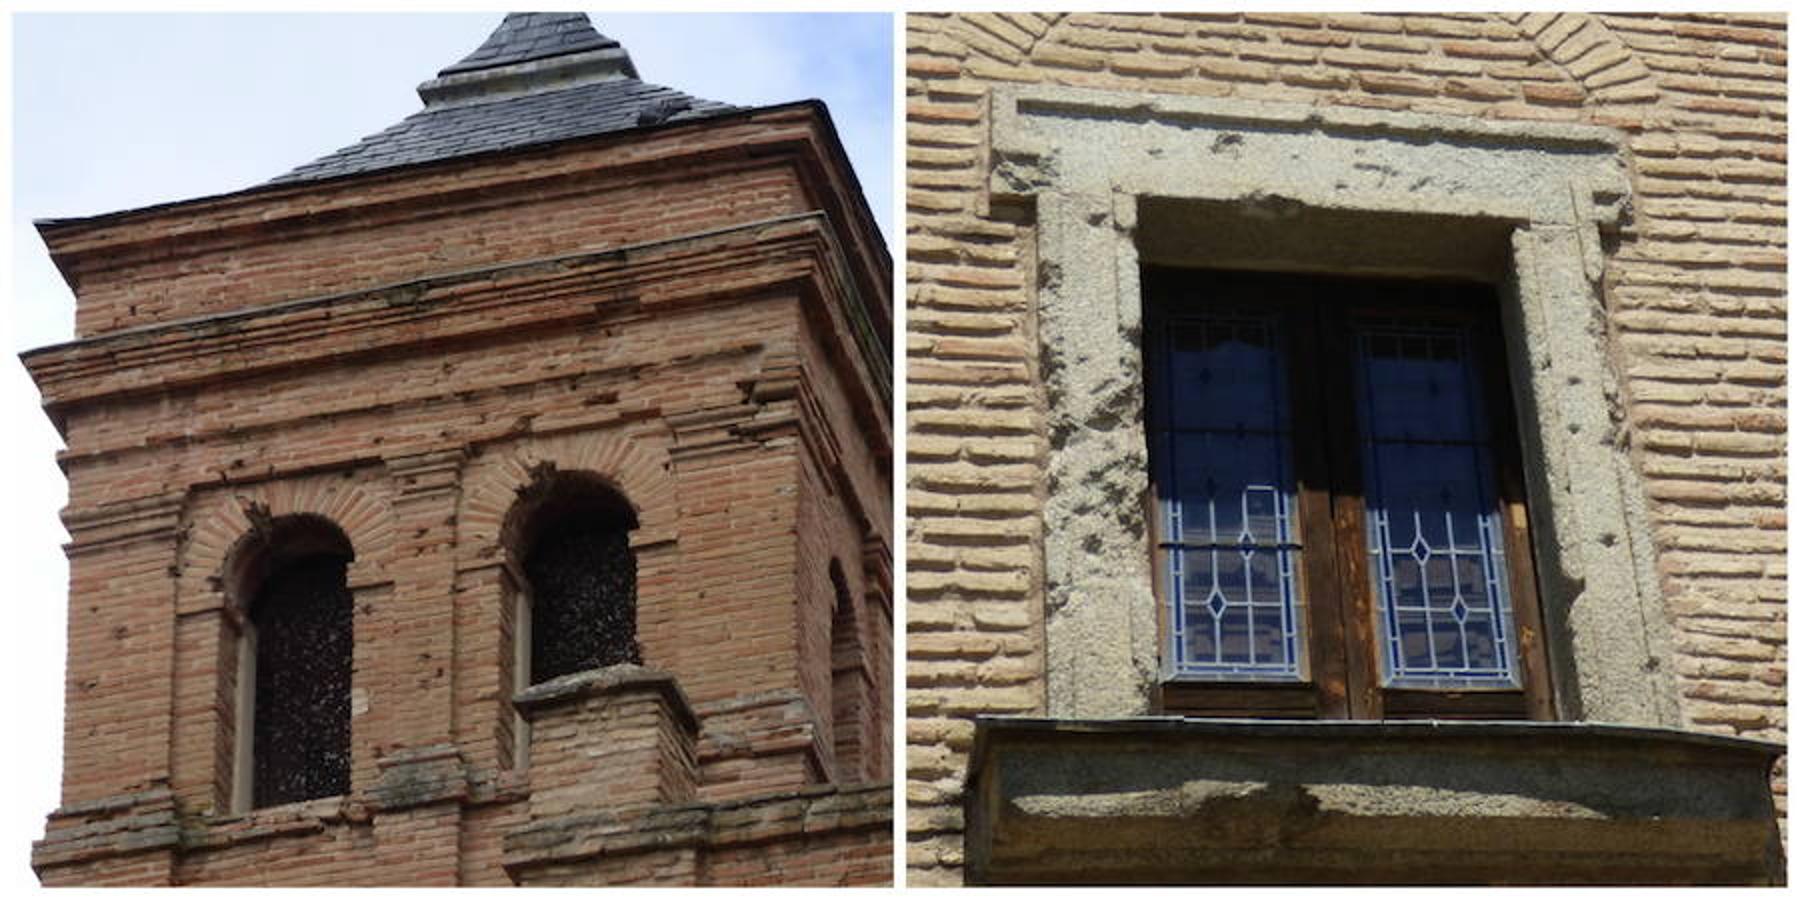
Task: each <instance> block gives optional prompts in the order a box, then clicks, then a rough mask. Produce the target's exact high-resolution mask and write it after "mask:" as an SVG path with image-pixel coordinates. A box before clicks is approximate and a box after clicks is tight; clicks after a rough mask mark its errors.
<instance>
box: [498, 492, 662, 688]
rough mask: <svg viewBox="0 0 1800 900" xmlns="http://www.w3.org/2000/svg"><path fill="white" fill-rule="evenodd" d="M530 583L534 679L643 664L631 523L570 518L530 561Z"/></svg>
mask: <svg viewBox="0 0 1800 900" xmlns="http://www.w3.org/2000/svg"><path fill="white" fill-rule="evenodd" d="M525 577H526V579H527V580H529V581H530V582H531V597H532V611H531V680H532V682H533V683H537V682H541V681H548V680H550V679H552V678H556V677H559V676H562V675H568V674H570V673H573V672H581V671H585V670H587V669H596V668H599V667H601V666H611V665H618V664H619V663H636V662H641V659H640V657H639V652H638V644H637V563H636V561H635V560H633V559H632V555H631V547H630V544H629V543H628V542H627V540H626V523H625V522H623V521H621V520H620V519H618V518H617V517H614V516H599V517H580V518H568V519H564V520H563V521H562V522H559V523H556V527H552V528H549V529H547V530H546V531H545V533H543V534H542V535H541V536H540V537H539V538H538V540H537V542H536V545H535V546H534V547H533V548H532V551H531V555H530V556H528V557H527V558H526V560H525Z"/></svg>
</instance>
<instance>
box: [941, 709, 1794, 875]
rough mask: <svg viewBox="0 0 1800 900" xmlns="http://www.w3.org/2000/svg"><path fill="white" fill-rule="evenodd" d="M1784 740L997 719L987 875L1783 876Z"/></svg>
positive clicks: (980, 782) (979, 783) (1456, 726)
mask: <svg viewBox="0 0 1800 900" xmlns="http://www.w3.org/2000/svg"><path fill="white" fill-rule="evenodd" d="M1783 752H1784V748H1783V747H1781V746H1780V745H1777V744H1770V743H1767V742H1763V741H1752V740H1745V739H1740V738H1728V737H1721V736H1717V735H1706V734H1697V733H1692V732H1683V731H1675V730H1669V729H1661V728H1639V727H1629V726H1617V725H1595V724H1587V723H1555V722H1466V721H1459V722H1443V721H1408V722H1276V721H1264V720H1236V719H1233V720H1221V719H1210V720H1200V719H1180V718H1134V719H1118V720H1091V721H1090V720H1056V719H1030V718H995V717H983V718H980V719H978V720H977V721H976V733H975V744H974V748H973V750H972V752H971V755H970V761H969V781H968V788H967V790H966V792H965V795H964V796H965V814H966V816H967V822H968V826H967V834H966V849H967V854H968V879H969V881H970V882H971V883H976V884H1030V883H1040V884H1041V883H1213V884H1228V883H1290V884H1321V883H1322V884H1358V883H1360V884H1370V883H1382V884H1398V883H1412V884H1475V883H1510V884H1593V883H1604V884H1624V883H1640V884H1690V883H1706V884H1730V883H1736V884H1744V883H1748V884H1771V883H1780V882H1781V881H1782V879H1783V872H1784V862H1783V859H1782V851H1781V843H1780V834H1779V831H1778V829H1777V825H1776V818H1775V810H1774V802H1773V798H1772V796H1771V794H1770V792H1769V782H1768V778H1769V771H1770V767H1771V766H1772V765H1773V764H1774V762H1775V760H1776V759H1777V758H1779V757H1780V756H1781V754H1782V753H1783Z"/></svg>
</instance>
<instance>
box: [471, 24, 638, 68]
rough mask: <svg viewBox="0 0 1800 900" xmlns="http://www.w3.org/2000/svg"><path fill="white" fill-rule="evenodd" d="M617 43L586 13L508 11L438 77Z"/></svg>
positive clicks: (612, 45)
mask: <svg viewBox="0 0 1800 900" xmlns="http://www.w3.org/2000/svg"><path fill="white" fill-rule="evenodd" d="M618 46H619V42H618V41H616V40H613V39H612V38H609V37H607V36H606V35H604V34H601V33H600V32H599V31H597V30H596V29H595V28H594V24H593V22H592V21H590V20H589V19H588V17H587V13H579V12H577V13H541V12H536V13H517V12H515V13H507V14H506V17H505V18H504V19H501V20H500V25H499V27H497V28H495V29H494V32H493V33H492V34H490V35H488V39H487V40H485V41H483V42H482V43H481V46H480V47H477V48H475V51H474V52H472V53H470V54H469V55H468V56H465V57H463V58H462V59H461V60H459V61H458V62H456V63H454V64H452V65H449V66H446V67H444V68H443V69H441V70H439V71H438V75H439V76H440V77H442V76H445V75H453V74H455V73H458V72H469V71H477V70H480V69H490V68H495V67H497V66H505V65H512V64H515V63H520V62H529V61H531V60H535V59H544V58H547V57H551V56H561V55H563V54H567V53H578V52H581V51H584V50H602V49H609V48H615V47H618Z"/></svg>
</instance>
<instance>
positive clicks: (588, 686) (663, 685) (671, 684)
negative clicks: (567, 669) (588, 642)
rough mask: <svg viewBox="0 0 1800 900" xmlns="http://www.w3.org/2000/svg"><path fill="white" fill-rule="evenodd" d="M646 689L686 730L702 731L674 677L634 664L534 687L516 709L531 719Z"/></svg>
mask: <svg viewBox="0 0 1800 900" xmlns="http://www.w3.org/2000/svg"><path fill="white" fill-rule="evenodd" d="M644 689H651V690H656V691H659V692H661V693H662V695H663V697H664V699H665V700H667V701H668V705H669V710H670V711H671V712H672V713H673V714H674V715H676V716H677V717H678V718H679V719H680V721H681V724H682V725H683V726H684V727H686V728H687V729H688V730H689V731H692V732H698V731H699V730H700V720H699V719H697V718H695V717H694V706H693V704H692V703H689V702H688V698H687V693H686V692H685V691H683V690H682V689H681V685H680V684H678V683H676V681H675V676H674V675H671V674H669V673H667V672H661V671H658V670H656V669H647V668H644V667H643V666H638V665H632V664H630V663H621V664H619V665H616V666H606V667H605V668H600V669H589V670H587V671H585V672H575V673H573V674H570V675H564V676H562V677H560V678H552V679H550V680H549V681H546V682H543V683H542V684H534V685H532V686H531V687H528V688H526V689H525V690H522V691H520V692H519V693H517V694H515V695H514V696H513V705H514V706H516V707H518V708H519V711H520V712H522V713H524V714H525V715H526V716H527V717H528V718H529V717H532V716H534V715H535V714H536V712H537V711H538V710H542V709H547V708H549V707H554V706H561V705H564V704H568V703H574V702H576V701H579V700H582V699H584V698H587V697H599V696H602V695H605V694H617V693H621V692H625V691H634V690H644Z"/></svg>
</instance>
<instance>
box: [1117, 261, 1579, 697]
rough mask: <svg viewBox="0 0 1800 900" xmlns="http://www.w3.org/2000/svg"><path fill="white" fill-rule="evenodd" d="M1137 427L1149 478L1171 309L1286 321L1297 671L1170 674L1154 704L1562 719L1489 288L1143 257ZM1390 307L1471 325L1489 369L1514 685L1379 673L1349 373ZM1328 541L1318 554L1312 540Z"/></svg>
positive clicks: (1164, 639)
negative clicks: (1187, 264)
mask: <svg viewBox="0 0 1800 900" xmlns="http://www.w3.org/2000/svg"><path fill="white" fill-rule="evenodd" d="M1142 284H1143V296H1144V335H1145V344H1144V346H1145V348H1146V349H1145V353H1144V363H1145V382H1146V384H1145V387H1146V390H1145V401H1146V404H1145V405H1146V428H1145V433H1146V436H1147V439H1148V442H1149V445H1150V446H1149V452H1150V459H1151V462H1152V473H1153V475H1152V480H1153V481H1154V480H1156V479H1157V478H1158V477H1160V475H1159V474H1158V473H1160V472H1161V471H1162V470H1161V468H1160V465H1161V462H1162V460H1161V456H1162V454H1163V453H1164V451H1163V450H1162V449H1161V447H1160V446H1159V445H1160V443H1161V442H1160V441H1159V440H1158V439H1157V438H1158V436H1159V435H1160V434H1161V433H1162V427H1163V426H1162V422H1163V417H1164V416H1165V415H1166V411H1164V410H1162V409H1160V408H1159V404H1160V403H1161V400H1160V396H1159V393H1158V392H1159V390H1161V384H1162V379H1163V377H1164V375H1163V368H1164V367H1165V365H1166V359H1165V358H1164V353H1165V346H1164V344H1163V343H1162V337H1163V334H1164V333H1165V331H1164V330H1165V329H1166V328H1167V326H1168V323H1169V322H1170V320H1171V319H1173V318H1178V317H1179V315H1180V313H1179V309H1181V308H1182V307H1185V308H1187V309H1195V308H1205V309H1225V310H1231V309H1241V310H1246V311H1249V310H1254V311H1256V312H1257V313H1258V314H1260V315H1265V316H1266V315H1269V314H1271V313H1273V314H1274V315H1276V316H1278V317H1279V318H1280V319H1281V320H1282V321H1283V324H1284V326H1285V327H1284V329H1283V331H1284V333H1285V334H1286V335H1287V340H1288V347H1287V350H1288V352H1287V353H1286V357H1287V358H1286V360H1285V363H1286V366H1287V368H1286V373H1285V374H1286V381H1287V386H1288V391H1289V397H1288V401H1289V404H1290V407H1289V408H1290V410H1291V423H1290V433H1291V435H1292V446H1291V447H1290V451H1291V453H1292V465H1293V467H1294V470H1295V477H1294V500H1295V507H1296V512H1295V523H1296V530H1297V532H1298V533H1299V536H1300V542H1301V544H1302V546H1303V547H1304V548H1305V549H1303V550H1302V552H1301V558H1300V564H1299V566H1297V574H1298V577H1297V581H1298V582H1299V596H1301V597H1304V598H1305V599H1304V603H1305V612H1304V618H1303V623H1304V624H1303V628H1304V648H1305V649H1304V653H1305V655H1306V662H1307V668H1308V678H1307V680H1306V681H1304V682H1298V683H1294V682H1249V681H1226V680H1215V679H1204V678H1197V677H1193V676H1168V675H1165V676H1164V677H1163V678H1162V679H1161V680H1160V682H1159V684H1158V686H1157V689H1156V692H1155V697H1154V698H1153V703H1152V705H1153V707H1154V708H1155V710H1156V711H1157V712H1160V713H1166V714H1178V715H1189V716H1227V717H1230V716H1243V717H1259V718H1321V719H1407V718H1437V719H1535V720H1549V719H1553V718H1555V709H1554V699H1553V695H1552V692H1551V690H1550V683H1549V668H1548V664H1547V659H1546V654H1545V649H1544V644H1543V633H1544V632H1543V622H1542V613H1541V608H1540V601H1539V597H1538V591H1537V579H1536V575H1535V567H1534V564H1533V559H1532V549H1531V539H1530V533H1529V519H1528V517H1527V515H1526V511H1525V491H1524V478H1523V468H1522V460H1521V454H1520V452H1519V438H1518V429H1517V426H1516V418H1515V416H1514V415H1513V406H1512V402H1511V397H1510V391H1509V390H1508V387H1507V381H1508V380H1507V377H1506V371H1507V370H1506V366H1505V353H1504V348H1503V347H1502V346H1501V344H1500V339H1499V335H1500V334H1501V331H1500V327H1499V317H1498V301H1497V298H1496V296H1495V293H1494V290H1493V288H1492V287H1491V286H1489V285H1485V284H1479V283H1474V282H1453V281H1420V280H1399V279H1389V278H1360V277H1348V276H1320V275H1296V274H1277V273H1258V272H1229V271H1215V270H1187V269H1173V268H1163V267H1146V268H1145V269H1144V271H1143V281H1142ZM1366 320H1395V321H1404V322H1408V323H1414V324H1417V323H1445V324H1457V325H1473V326H1475V327H1473V328H1471V330H1470V333H1471V334H1472V335H1473V337H1474V340H1473V342H1472V343H1471V351H1472V352H1473V354H1474V355H1475V360H1474V361H1473V364H1472V367H1473V369H1474V370H1475V371H1476V372H1477V374H1478V376H1479V377H1480V379H1481V381H1482V390H1483V391H1484V397H1483V400H1484V402H1485V404H1486V412H1487V418H1488V419H1489V421H1490V425H1491V427H1492V428H1493V437H1492V445H1493V449H1494V451H1495V452H1494V454H1493V458H1494V473H1493V474H1494V478H1495V486H1496V489H1497V494H1498V497H1497V499H1498V501H1499V505H1500V509H1499V512H1500V521H1501V532H1502V534H1503V539H1504V541H1505V545H1504V547H1505V553H1506V564H1507V570H1508V571H1507V578H1508V588H1509V590H1510V595H1511V598H1512V607H1513V632H1514V633H1513V637H1514V639H1515V640H1516V641H1517V660H1518V675H1519V681H1520V686H1519V687H1518V688H1513V689H1483V688H1467V689H1443V690H1438V689H1418V688H1394V687H1383V686H1382V684H1381V672H1380V660H1379V657H1378V655H1377V654H1378V653H1379V651H1380V649H1381V643H1380V641H1381V640H1382V637H1381V635H1379V634H1378V633H1377V631H1376V627H1375V616H1374V602H1375V601H1374V597H1373V596H1372V592H1371V590H1370V588H1369V580H1368V571H1367V566H1368V551H1367V543H1366V531H1365V522H1366V516H1365V503H1364V499H1363V489H1362V480H1363V473H1362V459H1361V454H1360V444H1359V436H1358V431H1357V428H1358V426H1357V421H1356V409H1357V406H1356V398H1355V395H1354V391H1355V387H1354V385H1355V379H1354V378H1353V377H1351V374H1352V372H1353V369H1352V363H1353V358H1352V355H1351V354H1352V349H1353V348H1352V347H1351V346H1350V340H1349V336H1350V334H1351V329H1350V323H1351V322H1353V321H1366ZM1146 503H1147V504H1148V506H1149V509H1148V510H1147V512H1148V513H1149V514H1150V515H1149V519H1150V521H1152V522H1153V523H1154V525H1153V540H1152V547H1153V550H1152V553H1153V555H1154V558H1153V560H1152V565H1153V571H1154V572H1155V574H1156V577H1155V594H1156V599H1157V611H1158V625H1159V627H1158V641H1157V646H1158V649H1159V653H1164V654H1166V653H1168V652H1170V651H1169V635H1170V631H1171V623H1170V621H1169V617H1170V598H1169V597H1168V595H1167V592H1168V586H1167V584H1166V575H1167V572H1168V563H1169V561H1168V559H1167V558H1166V552H1165V551H1164V550H1163V549H1162V547H1163V544H1164V542H1165V540H1166V537H1167V536H1165V535H1164V533H1163V529H1164V528H1165V527H1166V525H1167V522H1166V518H1165V517H1164V516H1163V515H1162V514H1161V510H1160V509H1159V508H1158V501H1157V499H1156V492H1155V491H1152V492H1151V493H1150V494H1149V495H1148V496H1147V497H1146ZM1321 551H1323V552H1321Z"/></svg>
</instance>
